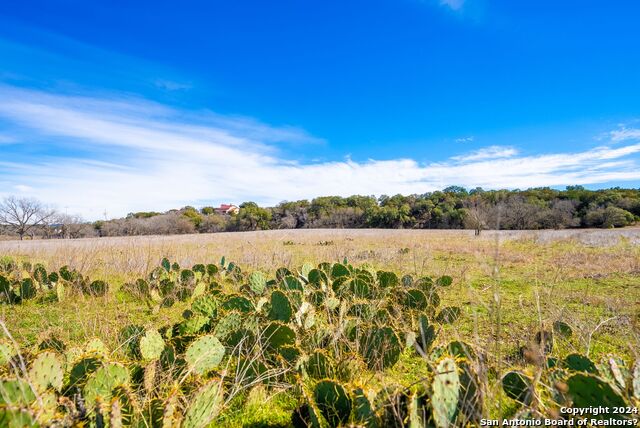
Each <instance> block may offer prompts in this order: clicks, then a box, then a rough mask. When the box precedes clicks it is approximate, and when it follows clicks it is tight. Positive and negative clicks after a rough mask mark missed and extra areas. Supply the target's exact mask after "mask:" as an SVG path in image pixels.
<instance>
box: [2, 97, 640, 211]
mask: <svg viewBox="0 0 640 428" xmlns="http://www.w3.org/2000/svg"><path fill="white" fill-rule="evenodd" d="M0 117H1V118H3V119H4V120H6V121H9V122H10V123H12V124H13V126H15V127H17V128H19V129H20V135H21V136H23V135H26V132H27V131H28V132H29V133H30V135H33V136H34V137H37V138H34V139H33V141H43V140H44V141H46V143H38V144H49V145H51V147H48V150H47V152H48V153H57V154H53V155H49V156H47V157H41V156H40V157H38V158H35V159H23V158H19V157H18V158H11V159H8V156H3V155H2V148H1V147H0V196H3V195H6V194H7V192H10V189H19V188H18V187H17V186H25V187H22V189H28V188H30V189H31V190H30V191H29V193H30V194H31V195H33V196H35V197H38V198H40V199H42V200H43V201H44V202H45V203H48V204H55V205H57V206H58V207H62V206H66V207H68V210H69V212H78V213H80V214H82V215H84V216H85V217H86V218H88V219H96V218H99V217H101V216H102V213H103V211H104V210H106V211H107V212H108V213H109V215H110V216H116V215H124V214H126V213H127V212H131V211H140V210H166V209H170V208H175V207H180V206H183V205H187V204H189V205H202V204H209V203H221V202H235V203H239V202H243V201H247V200H253V201H256V202H258V203H260V204H264V205H272V204H276V203H278V202H279V201H281V200H294V199H303V198H304V199H308V198H313V197H316V196H320V195H342V196H347V195H351V194H365V195H370V194H378V195H379V194H395V193H403V194H412V193H425V192H427V191H432V190H436V189H441V188H443V187H445V186H448V185H452V184H457V185H462V186H466V187H475V186H482V187H484V188H505V187H507V188H527V187H531V186H560V185H567V184H594V183H606V182H611V181H625V180H640V167H639V165H638V162H637V157H634V155H637V154H638V153H640V144H626V145H624V144H617V145H616V146H615V147H608V146H601V147H596V148H593V149H590V150H586V151H582V152H574V153H552V154H539V155H526V156H525V155H519V153H518V151H517V150H516V149H515V148H513V147H505V146H489V147H486V148H484V149H480V150H478V151H475V152H471V153H468V154H465V155H460V156H456V157H452V158H450V159H448V160H446V161H444V162H438V163H427V164H419V163H417V162H416V161H414V160H412V159H393V160H385V161H380V160H369V161H366V162H356V161H353V160H350V159H348V160H345V161H334V162H319V163H307V164H301V163H299V162H296V161H293V160H291V159H285V158H283V157H282V155H280V154H279V151H278V149H277V145H276V143H280V142H292V141H293V142H296V141H297V142H302V143H315V142H318V141H321V140H318V139H316V138H314V137H312V136H310V135H308V134H307V133H305V132H304V131H301V130H299V129H296V128H290V127H280V128H276V127H272V126H268V125H265V124H262V123H259V122H257V121H255V120H251V119H248V118H241V117H232V118H230V117H226V116H220V115H216V114H214V113H211V112H204V113H203V112H196V113H194V112H184V111H177V110H173V109H171V108H168V107H166V106H163V105H158V104H155V103H150V102H147V101H144V100H140V99H133V98H114V99H108V100H107V99H97V98H91V97H77V96H76V97H70V96H63V95H52V94H45V93H42V92H39V91H28V90H22V89H16V88H12V87H0ZM43 137H46V138H44V139H43ZM28 141H29V142H28V143H22V144H35V143H33V142H32V140H31V139H30V140H28ZM32 151H33V150H32V148H31V147H30V148H29V150H28V152H32ZM26 152H27V151H25V153H26ZM65 153H66V154H65ZM69 153H71V155H70V154H69ZM2 189H5V190H2ZM3 192H4V193H3Z"/></svg>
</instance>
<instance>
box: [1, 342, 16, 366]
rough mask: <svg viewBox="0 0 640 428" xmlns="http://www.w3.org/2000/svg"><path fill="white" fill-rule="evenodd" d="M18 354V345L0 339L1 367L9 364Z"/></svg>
mask: <svg viewBox="0 0 640 428" xmlns="http://www.w3.org/2000/svg"><path fill="white" fill-rule="evenodd" d="M16 354H17V350H16V347H15V346H14V345H13V343H12V342H10V341H9V340H0V367H1V366H4V365H7V364H9V361H10V360H11V358H12V357H13V356H14V355H16Z"/></svg>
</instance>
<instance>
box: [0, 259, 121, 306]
mask: <svg viewBox="0 0 640 428" xmlns="http://www.w3.org/2000/svg"><path fill="white" fill-rule="evenodd" d="M108 291H109V284H108V283H107V282H106V281H103V280H95V281H91V280H90V279H89V278H88V277H86V276H83V275H81V274H80V273H79V272H78V271H76V270H73V269H71V268H69V267H68V266H63V267H61V268H60V270H59V271H58V272H56V271H52V272H49V273H47V270H46V268H45V266H44V265H42V264H40V263H36V264H35V265H31V264H30V263H23V264H22V266H18V264H15V263H9V264H3V265H2V266H0V303H5V304H20V303H22V302H24V301H27V300H32V299H39V300H40V301H42V302H55V301H62V300H64V299H65V298H66V297H68V296H69V295H72V294H77V295H85V296H104V295H105V294H107V293H108Z"/></svg>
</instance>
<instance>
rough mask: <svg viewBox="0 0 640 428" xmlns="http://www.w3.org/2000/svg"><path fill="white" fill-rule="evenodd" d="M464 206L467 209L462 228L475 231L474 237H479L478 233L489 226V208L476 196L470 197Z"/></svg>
mask: <svg viewBox="0 0 640 428" xmlns="http://www.w3.org/2000/svg"><path fill="white" fill-rule="evenodd" d="M464 205H465V208H466V209H467V211H466V215H465V217H464V227H465V228H467V229H473V230H475V234H476V236H479V235H480V232H481V231H482V230H483V229H486V228H487V227H488V225H489V215H490V209H489V206H488V205H487V203H486V202H484V201H483V200H482V198H481V197H479V196H476V195H473V196H471V197H470V198H469V199H468V200H467V201H465V204H464Z"/></svg>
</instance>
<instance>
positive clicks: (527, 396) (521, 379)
mask: <svg viewBox="0 0 640 428" xmlns="http://www.w3.org/2000/svg"><path fill="white" fill-rule="evenodd" d="M502 389H503V390H504V392H505V394H507V397H509V398H512V399H514V400H516V401H518V402H520V403H523V404H529V403H530V402H531V400H532V399H533V386H532V384H531V379H529V377H527V376H526V375H525V374H524V373H522V372H519V371H511V372H509V373H507V374H505V375H504V376H503V377H502Z"/></svg>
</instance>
